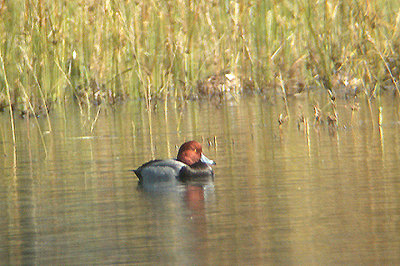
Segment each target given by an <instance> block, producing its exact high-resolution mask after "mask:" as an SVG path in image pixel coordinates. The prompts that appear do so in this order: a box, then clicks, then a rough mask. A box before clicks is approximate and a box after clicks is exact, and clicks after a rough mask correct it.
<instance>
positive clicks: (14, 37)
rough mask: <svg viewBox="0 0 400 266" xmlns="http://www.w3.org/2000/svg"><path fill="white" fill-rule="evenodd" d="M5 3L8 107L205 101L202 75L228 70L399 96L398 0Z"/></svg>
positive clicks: (0, 43) (270, 80) (0, 45)
mask: <svg viewBox="0 0 400 266" xmlns="http://www.w3.org/2000/svg"><path fill="white" fill-rule="evenodd" d="M1 5H2V6H1V7H0V53H1V55H2V57H3V59H4V69H3V70H2V71H0V107H1V108H5V107H6V106H8V105H10V104H12V105H13V107H14V108H17V109H20V110H30V109H32V110H35V112H40V110H47V108H48V105H50V104H51V103H53V102H65V101H71V100H72V99H77V101H78V103H79V104H93V103H95V104H99V103H101V102H108V103H111V104H114V103H118V102H119V101H120V100H123V99H125V98H127V97H131V98H138V97H142V98H146V99H147V100H149V101H150V100H151V99H154V98H164V97H183V98H186V97H188V96H190V95H192V94H196V84H197V81H198V80H203V79H205V78H206V77H207V76H209V75H211V74H216V73H219V72H221V71H223V70H227V69H229V70H230V71H232V73H233V74H234V75H235V76H236V77H239V79H240V80H241V81H242V82H243V84H244V83H246V84H247V85H246V88H247V89H250V90H254V91H260V92H262V93H269V92H273V91H275V89H276V87H279V86H280V85H279V84H280V83H281V81H282V80H283V82H285V86H286V88H287V89H290V88H291V87H294V86H295V84H296V83H302V84H304V86H306V87H307V88H316V89H319V88H321V89H327V90H333V91H334V90H336V89H337V88H339V87H340V85H341V84H342V83H343V81H357V82H358V83H357V84H361V85H359V86H360V87H361V88H360V89H361V90H362V91H363V92H365V93H366V94H367V95H369V96H371V95H373V94H376V93H379V92H380V89H381V88H392V89H395V90H398V88H397V80H398V79H399V73H400V71H399V68H398V66H399V65H400V57H399V49H400V36H399V35H400V2H399V1H398V0H386V1H378V0H375V1H369V0H336V1H333V0H332V1H328V0H325V1H311V0H300V1H290V0H282V1H271V0H268V1H267V0H265V1H242V0H238V1H226V0H225V1H222V0H221V1H217V0H215V1H205V0H203V1H202V0H200V1H189V0H169V1H168V0H164V1H130V0H125V1H113V0H109V1H95V0H86V1H76V0H70V1H61V0H59V1H44V0H24V1H22V0H13V1H1ZM7 81H8V84H7ZM245 81H246V82H245ZM395 85H396V86H395ZM342 87H343V86H342ZM242 88H244V87H243V86H242ZM234 89H235V90H236V91H235V92H240V91H241V88H238V87H236V88H234ZM8 91H9V92H10V95H9V96H10V97H9V98H8V96H7V92H8ZM30 106H32V107H30Z"/></svg>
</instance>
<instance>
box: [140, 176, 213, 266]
mask: <svg viewBox="0 0 400 266" xmlns="http://www.w3.org/2000/svg"><path fill="white" fill-rule="evenodd" d="M139 189H140V190H141V191H142V192H143V193H144V194H145V195H146V198H147V199H149V200H150V202H151V205H150V206H149V207H150V208H151V209H150V210H149V212H148V213H149V214H150V215H151V217H147V219H148V221H149V226H148V227H154V228H151V230H148V233H149V234H152V235H148V239H149V240H150V241H149V242H148V243H146V244H147V245H153V244H154V240H155V239H157V242H158V241H161V242H162V243H163V244H162V246H163V248H161V249H159V250H158V252H159V253H158V254H157V256H160V258H166V259H167V260H169V261H171V256H172V257H174V258H175V259H177V261H179V263H182V262H183V263H184V264H186V263H187V264H188V263H190V264H192V263H196V262H198V261H199V260H201V261H203V260H204V258H205V257H207V256H206V254H205V253H206V252H207V250H208V246H207V241H205V240H206V239H207V238H208V236H207V232H208V230H207V228H208V223H207V215H206V214H207V206H208V204H210V202H211V201H212V199H213V194H214V185H213V183H212V182H208V183H203V184H199V183H198V182H196V183H182V184H180V185H179V186H175V187H174V188H172V187H169V188H168V189H166V188H163V189H160V188H158V189H155V188H154V187H153V188H152V189H151V190H149V188H148V187H145V188H144V187H140V186H139ZM154 232H156V235H154Z"/></svg>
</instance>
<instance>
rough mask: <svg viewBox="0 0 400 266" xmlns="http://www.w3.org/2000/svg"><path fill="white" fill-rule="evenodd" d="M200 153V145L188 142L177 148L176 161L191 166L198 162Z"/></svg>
mask: <svg viewBox="0 0 400 266" xmlns="http://www.w3.org/2000/svg"><path fill="white" fill-rule="evenodd" d="M202 152H203V149H202V147H201V144H200V143H198V142H197V141H194V140H192V141H188V142H185V143H183V144H182V146H181V147H180V148H179V152H178V157H177V159H178V161H181V162H183V163H185V164H187V165H192V164H194V163H197V162H198V161H200V159H201V154H202Z"/></svg>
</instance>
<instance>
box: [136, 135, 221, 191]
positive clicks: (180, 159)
mask: <svg viewBox="0 0 400 266" xmlns="http://www.w3.org/2000/svg"><path fill="white" fill-rule="evenodd" d="M211 165H215V162H214V161H213V160H211V159H209V158H207V157H206V156H205V155H204V154H203V148H202V145H201V144H200V143H199V142H197V141H195V140H191V141H187V142H185V143H183V144H182V145H181V146H180V148H179V151H178V155H177V157H176V159H165V160H158V159H157V160H152V161H149V162H147V163H145V164H143V165H142V166H140V167H139V168H137V169H135V170H133V172H134V173H135V174H136V176H137V177H138V179H139V184H141V185H146V184H160V183H171V182H172V183H175V182H185V181H192V180H200V179H210V178H211V179H213V178H214V171H213V169H212V167H211Z"/></svg>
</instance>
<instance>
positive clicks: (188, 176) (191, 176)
mask: <svg viewBox="0 0 400 266" xmlns="http://www.w3.org/2000/svg"><path fill="white" fill-rule="evenodd" d="M179 179H180V180H181V181H190V180H214V171H213V169H212V168H211V166H209V165H208V164H206V163H202V162H197V163H195V164H192V165H191V166H185V167H182V169H181V170H180V171H179Z"/></svg>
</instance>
